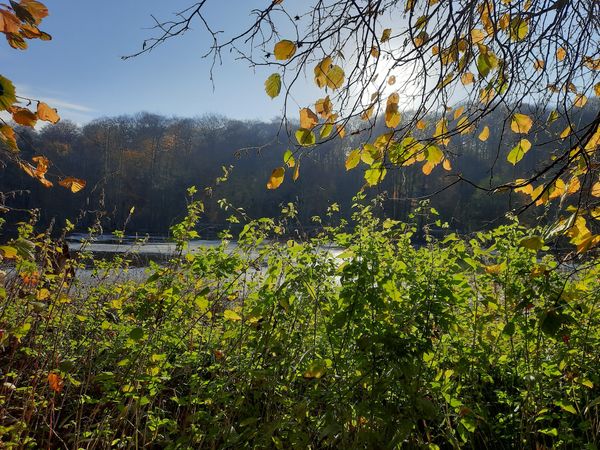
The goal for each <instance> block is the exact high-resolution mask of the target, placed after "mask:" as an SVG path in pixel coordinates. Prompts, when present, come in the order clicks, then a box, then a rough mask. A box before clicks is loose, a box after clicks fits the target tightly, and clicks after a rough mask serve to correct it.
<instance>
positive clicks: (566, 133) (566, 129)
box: [560, 125, 573, 139]
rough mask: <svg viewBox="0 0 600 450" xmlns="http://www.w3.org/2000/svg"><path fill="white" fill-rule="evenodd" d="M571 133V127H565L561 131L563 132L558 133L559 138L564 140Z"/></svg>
mask: <svg viewBox="0 0 600 450" xmlns="http://www.w3.org/2000/svg"><path fill="white" fill-rule="evenodd" d="M572 132H573V127H571V125H567V127H566V128H565V129H564V130H563V132H562V133H560V138H561V139H564V138H566V137H567V136H569V135H570V134H571V133H572Z"/></svg>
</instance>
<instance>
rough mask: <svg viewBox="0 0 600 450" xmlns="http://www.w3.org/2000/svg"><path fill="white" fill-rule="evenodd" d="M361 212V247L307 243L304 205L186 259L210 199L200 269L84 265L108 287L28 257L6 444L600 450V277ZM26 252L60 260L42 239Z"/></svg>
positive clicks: (499, 239) (10, 346)
mask: <svg viewBox="0 0 600 450" xmlns="http://www.w3.org/2000/svg"><path fill="white" fill-rule="evenodd" d="M354 208H355V214H354V224H353V228H352V231H351V232H348V231H347V229H348V227H346V226H344V225H345V224H341V225H340V226H339V227H336V226H329V225H323V228H322V229H323V231H322V233H321V234H320V235H319V236H317V237H315V238H311V239H307V240H304V241H299V240H288V239H287V238H285V236H287V235H288V234H287V233H286V231H288V230H289V229H290V228H291V227H293V220H294V215H295V211H294V209H293V207H292V206H289V207H286V209H285V214H284V217H283V218H282V219H281V220H279V221H274V220H270V219H261V220H258V221H254V222H251V223H248V224H247V225H246V226H245V227H244V230H243V231H242V233H241V234H240V236H239V237H238V242H237V244H238V245H237V246H236V247H232V246H230V245H228V243H229V242H228V241H227V240H224V241H223V243H222V244H221V245H220V246H218V247H214V248H201V249H199V250H197V251H193V252H188V251H187V243H186V241H187V240H188V239H190V238H194V237H196V234H195V232H194V231H193V230H194V226H195V223H196V221H197V219H198V217H199V216H200V215H201V213H202V206H201V204H200V203H199V202H193V203H192V204H191V207H190V216H189V217H188V218H186V220H184V221H183V222H182V223H181V224H179V225H177V226H176V227H175V228H174V230H173V231H174V233H173V234H174V236H175V237H176V238H177V239H178V249H179V250H180V254H179V255H178V256H177V257H174V258H172V259H171V260H170V261H169V262H168V263H166V264H163V265H158V264H154V263H153V264H151V266H150V268H149V269H148V270H147V276H145V277H144V281H142V282H140V281H139V280H135V279H132V278H128V277H127V276H126V275H125V276H123V274H126V272H127V270H131V269H130V268H129V266H128V263H127V258H116V259H114V260H112V261H109V262H107V261H98V260H94V259H93V258H91V259H89V260H87V261H86V259H85V255H83V257H82V258H81V259H79V260H78V261H79V262H78V264H80V266H81V267H82V266H83V265H84V264H85V263H87V264H93V269H91V270H93V273H94V277H93V278H92V280H95V281H93V282H90V281H86V282H85V283H84V282H81V281H80V282H78V281H77V280H76V281H75V282H74V283H72V284H71V283H67V282H64V280H63V278H64V273H59V274H56V273H49V272H44V271H43V269H40V267H43V265H42V266H40V263H39V258H38V262H37V263H35V262H34V261H33V260H32V258H31V253H32V252H33V251H30V252H29V253H28V252H27V251H25V250H23V249H21V247H23V245H21V247H19V252H18V255H17V256H16V264H15V266H14V268H12V269H10V272H11V273H8V274H7V275H6V277H5V282H4V284H5V288H4V289H2V290H0V300H1V301H0V328H2V329H3V331H2V337H1V338H0V339H1V341H0V342H1V348H0V369H1V376H2V382H3V383H4V384H3V387H2V390H1V391H0V417H1V421H0V439H1V443H2V444H1V445H2V446H3V447H6V448H23V447H25V448H27V447H31V448H37V447H40V448H65V449H66V448H73V449H78V448H86V449H88V448H109V447H114V448H137V447H150V448H163V447H164V448H173V449H174V448H269V447H273V448H313V449H314V448H429V449H437V448H473V449H480V448H489V447H494V448H497V449H512V448H527V449H540V448H589V449H595V448H597V445H598V443H599V441H600V438H599V436H600V420H599V419H598V414H599V412H600V411H599V407H598V405H599V404H600V389H599V387H598V386H599V385H600V362H599V355H600V353H599V352H598V349H599V348H600V347H599V343H600V342H599V339H600V328H599V324H600V309H599V307H600V289H599V287H598V286H599V284H598V279H599V275H600V271H599V269H598V268H597V266H596V265H595V264H594V263H593V261H592V262H588V263H586V262H579V263H578V264H577V265H573V266H566V265H564V264H560V263H559V262H558V260H557V258H556V257H555V256H553V255H552V253H551V252H550V251H549V249H548V247H546V246H545V244H544V242H543V240H542V238H541V237H539V235H540V234H541V233H540V231H539V230H532V229H526V228H524V227H521V226H520V225H519V224H518V222H517V221H516V220H513V221H511V223H510V224H508V225H505V226H500V227H498V228H497V229H495V230H493V231H489V232H482V233H478V234H476V235H474V236H472V237H471V238H470V239H468V238H463V237H459V236H457V235H454V234H449V235H447V236H446V237H444V238H440V239H436V238H434V237H433V236H432V234H435V233H432V232H431V231H430V230H432V229H434V228H439V227H443V224H440V223H439V222H438V223H437V224H436V223H435V217H433V218H431V221H432V222H433V223H432V224H431V225H426V226H425V228H424V229H422V230H421V229H419V230H418V229H417V228H416V226H415V225H414V224H411V223H408V224H406V223H398V222H395V221H391V220H382V219H378V218H376V217H375V214H374V212H373V211H374V205H372V204H364V203H363V200H362V199H361V198H358V199H357V201H356V204H355V205H354ZM431 214H433V215H435V211H433V212H429V211H428V210H427V209H421V210H418V211H416V212H415V213H414V215H413V217H414V223H417V222H419V223H427V222H428V221H429V219H430V217H431ZM334 216H335V208H332V209H331V210H330V212H329V214H328V216H327V217H326V219H325V222H332V221H333V217H334ZM417 219H419V220H417ZM315 220H317V219H315ZM417 232H419V233H423V234H424V236H425V243H424V244H422V245H416V244H415V243H414V241H415V239H414V236H415V234H416V233H417ZM19 242H21V244H23V243H24V242H28V243H30V244H31V245H33V246H34V248H35V253H37V254H48V253H52V252H53V251H55V249H53V245H54V244H52V242H51V241H50V240H49V239H47V238H46V237H43V236H42V237H34V233H33V229H32V227H28V226H23V227H22V229H21V237H20V241H19ZM25 247H26V246H25ZM30 250H31V249H30ZM81 267H80V269H81Z"/></svg>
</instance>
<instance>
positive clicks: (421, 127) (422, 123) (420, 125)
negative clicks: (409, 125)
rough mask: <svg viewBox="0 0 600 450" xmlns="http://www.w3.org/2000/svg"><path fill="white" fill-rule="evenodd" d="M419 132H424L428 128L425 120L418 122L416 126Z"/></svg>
mask: <svg viewBox="0 0 600 450" xmlns="http://www.w3.org/2000/svg"><path fill="white" fill-rule="evenodd" d="M416 127H417V130H424V129H425V128H427V122H425V121H424V120H422V119H421V120H419V121H417V124H416Z"/></svg>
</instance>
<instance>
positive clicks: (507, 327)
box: [502, 321, 515, 336]
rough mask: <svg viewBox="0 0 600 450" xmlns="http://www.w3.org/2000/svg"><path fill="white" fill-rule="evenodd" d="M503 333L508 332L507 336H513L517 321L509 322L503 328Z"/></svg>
mask: <svg viewBox="0 0 600 450" xmlns="http://www.w3.org/2000/svg"><path fill="white" fill-rule="evenodd" d="M502 334H506V335H507V336H512V335H514V334H515V323H514V322H513V321H510V322H508V323H507V324H506V325H505V326H504V329H503V330H502Z"/></svg>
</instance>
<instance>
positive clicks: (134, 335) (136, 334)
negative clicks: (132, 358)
mask: <svg viewBox="0 0 600 450" xmlns="http://www.w3.org/2000/svg"><path fill="white" fill-rule="evenodd" d="M129 337H130V338H131V339H133V340H134V341H139V340H140V339H141V338H142V337H144V330H143V329H142V328H140V327H136V328H134V329H133V330H131V331H130V332H129Z"/></svg>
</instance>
